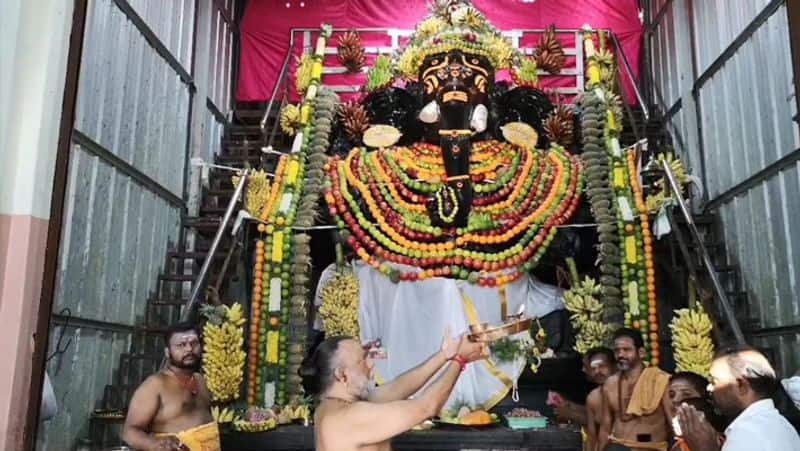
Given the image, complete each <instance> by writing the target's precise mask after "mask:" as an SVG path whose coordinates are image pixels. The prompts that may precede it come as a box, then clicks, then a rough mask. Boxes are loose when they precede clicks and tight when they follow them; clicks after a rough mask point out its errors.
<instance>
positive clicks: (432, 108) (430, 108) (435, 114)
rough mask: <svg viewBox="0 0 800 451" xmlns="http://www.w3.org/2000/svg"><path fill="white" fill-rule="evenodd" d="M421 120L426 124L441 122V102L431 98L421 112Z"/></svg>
mask: <svg viewBox="0 0 800 451" xmlns="http://www.w3.org/2000/svg"><path fill="white" fill-rule="evenodd" d="M419 120H421V121H422V122H424V123H426V124H435V123H436V122H439V104H438V103H436V101H435V100H431V101H430V102H429V103H428V104H427V105H425V107H424V108H422V110H421V111H420V112H419Z"/></svg>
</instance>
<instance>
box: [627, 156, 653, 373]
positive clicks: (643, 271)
mask: <svg viewBox="0 0 800 451" xmlns="http://www.w3.org/2000/svg"><path fill="white" fill-rule="evenodd" d="M625 155H626V158H627V173H628V183H629V185H628V186H629V193H630V194H629V197H633V201H634V206H635V210H633V212H632V213H633V216H634V220H633V221H627V222H626V224H625V259H624V260H623V266H622V275H623V279H625V276H626V274H627V275H628V276H629V279H634V273H633V270H635V271H636V272H635V278H636V279H637V280H636V286H633V285H632V280H631V281H629V282H628V290H627V293H626V294H627V295H628V299H626V301H627V305H628V306H629V310H628V313H629V314H630V317H626V323H628V324H629V325H632V326H634V327H635V328H637V329H639V330H641V331H642V335H643V337H644V339H645V345H648V344H649V346H648V351H649V357H650V363H651V364H652V365H654V366H655V365H658V363H659V360H660V354H661V353H660V343H659V335H658V328H659V326H658V307H657V304H656V274H655V266H654V264H653V240H652V235H651V234H650V219H649V216H648V215H647V206H646V205H645V203H644V198H643V196H642V188H641V186H640V185H639V177H638V176H639V173H638V171H637V168H636V156H635V151H634V150H629V151H628V152H626V154H625ZM629 197H628V198H629ZM618 199H621V198H618ZM621 213H624V212H621ZM623 219H626V218H623ZM637 219H638V221H637ZM631 222H632V223H633V224H631ZM631 225H632V226H633V227H631ZM634 256H635V257H634ZM634 258H635V260H634ZM626 270H627V271H626ZM637 301H638V302H637ZM637 304H638V305H637ZM637 307H638V308H637ZM637 311H638V312H637ZM637 313H638V315H637ZM637 321H638V323H639V324H638V326H639V327H636V326H637Z"/></svg>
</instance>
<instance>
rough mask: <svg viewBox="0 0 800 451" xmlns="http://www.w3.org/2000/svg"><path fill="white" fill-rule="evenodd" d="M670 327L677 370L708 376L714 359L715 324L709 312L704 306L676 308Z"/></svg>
mask: <svg viewBox="0 0 800 451" xmlns="http://www.w3.org/2000/svg"><path fill="white" fill-rule="evenodd" d="M669 327H670V329H672V347H673V349H674V354H675V364H676V370H677V371H691V372H693V373H697V374H699V375H701V376H708V371H709V369H710V368H711V361H712V360H714V342H713V341H712V340H711V330H712V329H713V326H712V324H711V318H709V316H708V314H707V313H706V312H705V311H703V309H702V307H697V308H695V309H688V308H683V309H680V310H676V311H675V316H674V317H673V318H672V322H671V323H670V325H669Z"/></svg>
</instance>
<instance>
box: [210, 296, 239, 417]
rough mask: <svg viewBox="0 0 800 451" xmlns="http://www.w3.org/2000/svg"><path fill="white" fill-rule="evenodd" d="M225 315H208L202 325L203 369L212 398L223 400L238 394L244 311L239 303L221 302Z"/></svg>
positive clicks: (220, 307) (217, 400)
mask: <svg viewBox="0 0 800 451" xmlns="http://www.w3.org/2000/svg"><path fill="white" fill-rule="evenodd" d="M216 309H221V310H222V311H223V312H224V315H220V317H219V318H221V320H220V319H219V318H217V320H216V321H214V320H213V319H212V318H214V317H210V318H209V321H208V322H207V323H206V325H205V326H204V327H203V339H204V343H205V349H204V352H203V372H204V373H205V377H206V383H207V384H208V389H209V391H210V392H211V399H212V401H215V402H225V401H230V400H233V399H236V398H238V397H239V386H240V385H241V383H242V376H243V374H244V361H245V352H244V349H243V345H244V328H243V325H244V323H245V318H244V312H243V311H242V305H241V304H238V303H236V304H233V305H232V306H227V305H222V306H219V307H217V308H216Z"/></svg>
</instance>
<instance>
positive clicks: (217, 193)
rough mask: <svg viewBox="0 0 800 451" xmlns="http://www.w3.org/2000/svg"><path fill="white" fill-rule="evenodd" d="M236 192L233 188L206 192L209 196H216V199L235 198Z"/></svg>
mask: <svg viewBox="0 0 800 451" xmlns="http://www.w3.org/2000/svg"><path fill="white" fill-rule="evenodd" d="M235 192H236V190H235V189H233V188H215V189H208V190H206V191H205V194H206V195H207V196H214V197H228V198H230V197H231V196H233V193H235Z"/></svg>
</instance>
